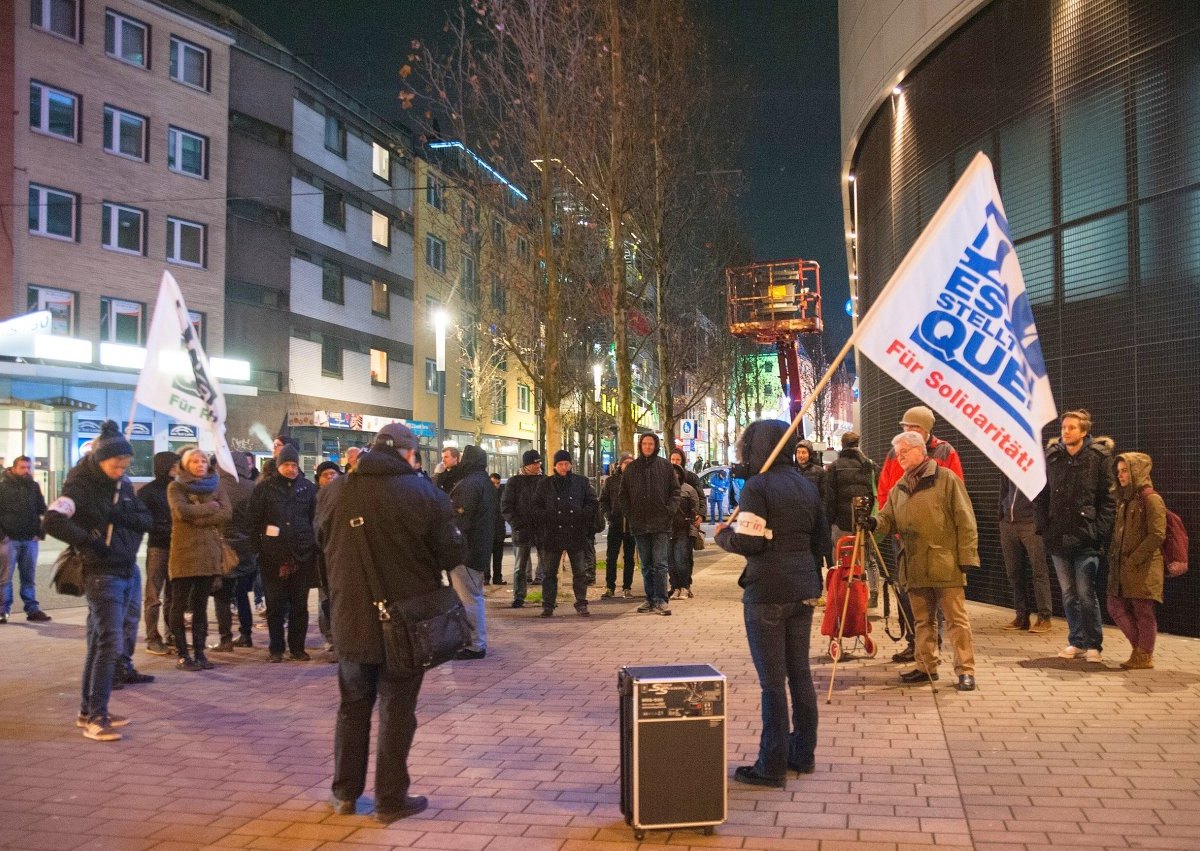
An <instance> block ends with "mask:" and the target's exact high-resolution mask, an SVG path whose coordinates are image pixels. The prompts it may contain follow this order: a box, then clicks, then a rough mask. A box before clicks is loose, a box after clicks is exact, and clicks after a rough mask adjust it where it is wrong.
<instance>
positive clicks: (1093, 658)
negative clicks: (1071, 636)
mask: <svg viewBox="0 0 1200 851" xmlns="http://www.w3.org/2000/svg"><path fill="white" fill-rule="evenodd" d="M1083 658H1084V660H1085V661H1088V662H1103V661H1104V657H1103V656H1101V655H1100V651H1099V650H1097V649H1096V648H1095V647H1092V648H1089V649H1088V651H1087V653H1085V654H1084V657H1083Z"/></svg>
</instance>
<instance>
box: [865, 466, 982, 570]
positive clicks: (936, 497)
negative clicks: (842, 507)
mask: <svg viewBox="0 0 1200 851" xmlns="http://www.w3.org/2000/svg"><path fill="white" fill-rule="evenodd" d="M877 519H878V527H877V528H876V531H877V532H880V533H882V534H884V535H891V534H898V535H899V536H900V556H899V559H898V567H899V571H900V573H899V581H900V586H901V587H902V588H904V589H909V588H955V587H960V586H963V585H966V584H967V574H966V573H965V571H966V569H967V568H970V567H978V566H979V529H978V527H977V526H976V524H975V511H974V509H972V508H971V500H970V498H969V497H968V496H967V486H966V485H964V484H963V481H962V479H960V478H959V477H958V476H956V475H954V473H953V472H952V471H950V470H948V469H947V468H945V467H943V466H941V465H940V464H938V463H937V462H936V461H934V460H933V459H928V458H927V459H926V460H925V463H924V464H923V465H922V466H921V467H920V468H919V472H918V473H917V476H916V484H915V485H914V484H912V482H911V479H910V477H909V476H905V477H904V478H902V479H900V481H898V482H897V483H896V486H895V487H894V488H893V489H892V498H891V499H889V500H888V503H887V505H885V506H883V508H881V509H879V514H878V517H877Z"/></svg>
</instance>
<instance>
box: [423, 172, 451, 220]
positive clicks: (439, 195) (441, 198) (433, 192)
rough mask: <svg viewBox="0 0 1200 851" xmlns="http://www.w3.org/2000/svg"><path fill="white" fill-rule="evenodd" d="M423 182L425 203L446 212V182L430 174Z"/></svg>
mask: <svg viewBox="0 0 1200 851" xmlns="http://www.w3.org/2000/svg"><path fill="white" fill-rule="evenodd" d="M427 179H428V182H427V183H426V184H425V203H426V204H428V205H429V206H430V207H436V208H437V209H439V210H441V211H442V212H443V213H444V212H446V184H445V183H444V182H442V181H441V180H438V179H437V178H436V177H433V176H432V175H430V176H429V177H428V178H427Z"/></svg>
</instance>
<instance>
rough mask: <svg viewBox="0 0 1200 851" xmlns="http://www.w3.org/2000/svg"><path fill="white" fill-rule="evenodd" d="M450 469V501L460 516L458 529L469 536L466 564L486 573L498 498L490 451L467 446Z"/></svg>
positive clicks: (466, 536)
mask: <svg viewBox="0 0 1200 851" xmlns="http://www.w3.org/2000/svg"><path fill="white" fill-rule="evenodd" d="M449 472H451V473H454V477H453V484H452V486H451V488H450V501H451V502H452V503H454V511H455V513H456V514H457V515H458V528H459V529H460V530H462V533H463V537H465V538H466V539H467V561H466V565H467V567H469V568H471V569H472V570H477V571H479V572H480V573H483V572H485V571H487V569H488V568H489V567H490V565H491V560H492V539H493V535H494V534H495V524H496V502H497V500H498V499H499V497H498V496H497V494H496V487H495V485H493V484H492V480H491V479H489V478H488V472H487V453H486V452H484V451H483V450H482V449H480V448H479V447H478V446H468V447H466V448H465V449H463V453H462V458H461V459H459V462H458V464H457V465H456V466H455V467H454V468H453V470H450V471H449Z"/></svg>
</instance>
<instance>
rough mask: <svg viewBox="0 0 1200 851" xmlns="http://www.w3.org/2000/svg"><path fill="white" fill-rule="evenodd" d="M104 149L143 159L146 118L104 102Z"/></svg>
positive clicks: (133, 158)
mask: <svg viewBox="0 0 1200 851" xmlns="http://www.w3.org/2000/svg"><path fill="white" fill-rule="evenodd" d="M104 150H106V151H108V152H109V153H110V154H116V155H117V156H119V157H128V158H129V159H131V160H145V159H146V119H145V118H144V117H143V116H141V115H137V114H136V113H133V112H126V111H125V110H123V109H117V107H115V106H109V105H108V104H105V105H104Z"/></svg>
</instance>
